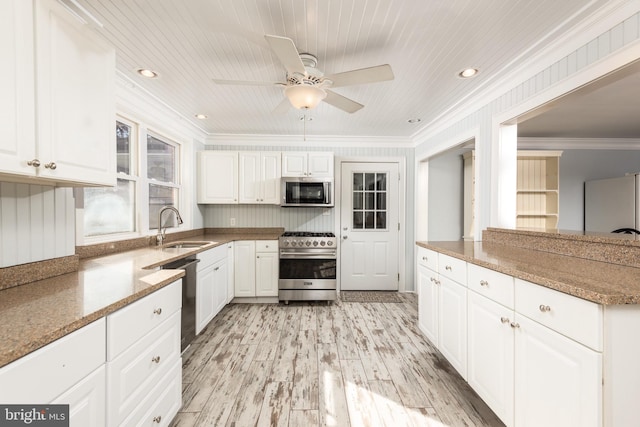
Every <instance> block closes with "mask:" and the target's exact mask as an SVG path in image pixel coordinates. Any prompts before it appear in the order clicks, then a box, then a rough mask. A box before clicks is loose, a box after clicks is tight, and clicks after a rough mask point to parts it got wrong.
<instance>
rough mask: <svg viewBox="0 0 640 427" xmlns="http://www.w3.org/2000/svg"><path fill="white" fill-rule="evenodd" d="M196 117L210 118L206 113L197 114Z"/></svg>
mask: <svg viewBox="0 0 640 427" xmlns="http://www.w3.org/2000/svg"><path fill="white" fill-rule="evenodd" d="M195 117H196V119H200V120H204V119H208V118H209V116H207V115H206V114H196V116H195Z"/></svg>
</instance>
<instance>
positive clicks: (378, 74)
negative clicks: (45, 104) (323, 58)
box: [324, 64, 393, 87]
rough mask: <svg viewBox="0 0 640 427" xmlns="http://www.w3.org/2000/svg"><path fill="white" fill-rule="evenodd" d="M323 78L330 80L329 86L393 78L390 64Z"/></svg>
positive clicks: (358, 83) (374, 81)
mask: <svg viewBox="0 0 640 427" xmlns="http://www.w3.org/2000/svg"><path fill="white" fill-rule="evenodd" d="M324 79H325V80H331V81H332V82H333V84H332V85H331V87H341V86H351V85H360V84H364V83H377V82H383V81H386V80H393V71H392V70H391V65H389V64H384V65H378V66H376V67H369V68H361V69H359V70H351V71H345V72H343V73H337V74H331V75H329V76H324Z"/></svg>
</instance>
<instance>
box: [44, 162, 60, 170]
mask: <svg viewBox="0 0 640 427" xmlns="http://www.w3.org/2000/svg"><path fill="white" fill-rule="evenodd" d="M44 167H45V168H47V169H51V170H55V169H56V168H57V167H58V165H56V162H49V163H45V165H44Z"/></svg>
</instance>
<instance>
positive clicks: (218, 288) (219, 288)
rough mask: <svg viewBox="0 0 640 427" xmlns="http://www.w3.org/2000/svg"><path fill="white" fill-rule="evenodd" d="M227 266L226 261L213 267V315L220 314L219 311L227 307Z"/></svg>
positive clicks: (219, 262)
mask: <svg viewBox="0 0 640 427" xmlns="http://www.w3.org/2000/svg"><path fill="white" fill-rule="evenodd" d="M228 272H229V264H228V263H227V259H226V258H225V259H223V260H221V261H218V262H217V263H216V265H214V266H213V274H214V286H213V303H214V307H213V315H214V316H215V315H216V314H218V313H220V310H222V309H223V308H224V306H225V305H227V286H228V279H229V273H228Z"/></svg>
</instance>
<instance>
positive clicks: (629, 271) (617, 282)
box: [416, 241, 640, 305]
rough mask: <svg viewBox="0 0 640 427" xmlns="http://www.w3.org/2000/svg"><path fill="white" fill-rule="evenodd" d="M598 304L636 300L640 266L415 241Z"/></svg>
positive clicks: (511, 248)
mask: <svg viewBox="0 0 640 427" xmlns="http://www.w3.org/2000/svg"><path fill="white" fill-rule="evenodd" d="M416 243H417V245H419V246H421V247H424V248H427V249H431V250H434V251H436V252H441V253H443V254H445V255H450V256H453V257H455V258H459V259H463V260H465V261H468V262H470V263H473V264H477V265H480V266H482V267H486V268H490V269H492V270H496V271H499V272H501V273H505V274H508V275H511V276H514V277H517V278H520V279H523V280H528V281H530V282H533V283H536V284H539V285H542V286H546V287H548V288H551V289H555V290H558V291H560V292H564V293H566V294H569V295H573V296H576V297H579V298H583V299H586V300H588V301H592V302H595V303H598V304H603V305H615V304H640V268H637V267H630V266H625V265H618V264H612V263H608V262H603V261H595V260H591V259H583V258H578V257H574V256H567V255H560V254H555V253H550V252H544V251H540V250H533V249H527V248H520V247H514V246H511V245H505V244H500V243H494V242H463V241H451V242H431V241H430V242H416Z"/></svg>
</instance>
